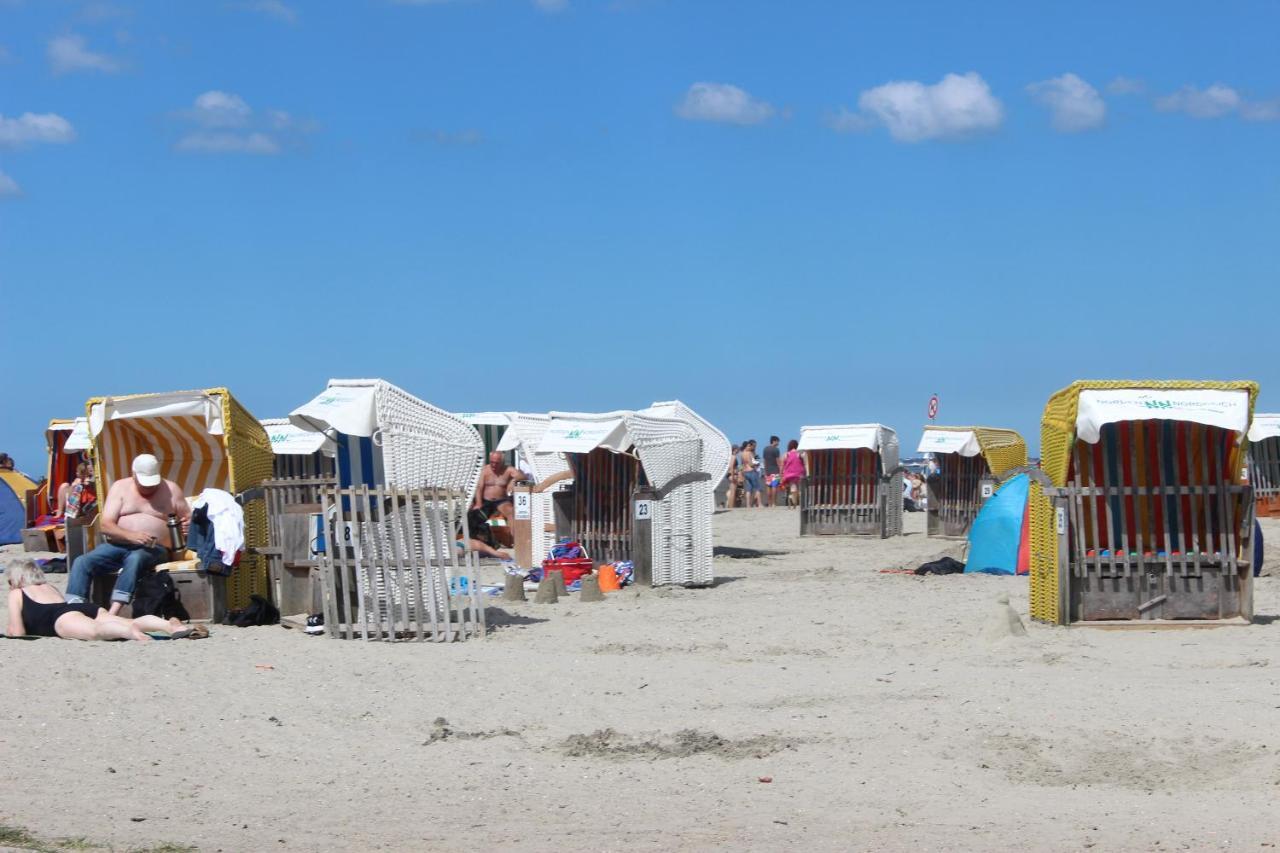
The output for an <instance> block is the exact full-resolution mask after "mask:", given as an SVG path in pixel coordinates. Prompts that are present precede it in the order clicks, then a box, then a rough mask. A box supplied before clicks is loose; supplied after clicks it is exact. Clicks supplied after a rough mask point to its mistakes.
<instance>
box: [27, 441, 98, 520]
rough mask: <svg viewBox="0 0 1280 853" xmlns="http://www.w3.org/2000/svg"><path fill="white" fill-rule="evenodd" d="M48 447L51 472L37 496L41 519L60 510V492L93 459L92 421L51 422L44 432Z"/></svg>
mask: <svg viewBox="0 0 1280 853" xmlns="http://www.w3.org/2000/svg"><path fill="white" fill-rule="evenodd" d="M44 443H45V448H46V449H47V451H48V457H49V468H48V472H47V476H46V479H45V482H44V485H42V486H41V487H40V491H39V494H38V495H37V496H36V501H37V504H36V511H37V512H38V513H39V514H40V515H52V514H53V513H55V512H56V511H57V510H58V509H59V507H58V505H57V502H58V489H59V488H60V487H61V486H62V484H63V483H70V482H71V481H72V480H73V479H75V476H76V466H77V465H79V464H80V463H81V462H84V461H87V460H88V458H89V449H90V447H91V446H92V442H91V441H90V439H89V421H88V420H87V419H85V418H75V419H57V418H56V419H54V420H51V421H49V426H48V428H47V429H46V430H45V431H44Z"/></svg>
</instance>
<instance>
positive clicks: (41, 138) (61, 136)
mask: <svg viewBox="0 0 1280 853" xmlns="http://www.w3.org/2000/svg"><path fill="white" fill-rule="evenodd" d="M75 138H76V131H75V128H73V127H72V126H71V122H69V121H67V120H66V119H65V118H63V117H62V116H60V115H57V114H55V113H39V114H37V113H23V114H22V115H20V116H18V117H17V118H5V117H4V116H3V115H0V148H21V147H23V146H26V145H35V144H37V143H47V144H50V145H61V144H64V143H67V142H70V141H71V140H73V139H75Z"/></svg>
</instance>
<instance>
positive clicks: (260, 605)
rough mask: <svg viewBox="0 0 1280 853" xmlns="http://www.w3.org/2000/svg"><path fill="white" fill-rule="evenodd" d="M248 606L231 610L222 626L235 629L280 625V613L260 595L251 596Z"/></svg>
mask: <svg viewBox="0 0 1280 853" xmlns="http://www.w3.org/2000/svg"><path fill="white" fill-rule="evenodd" d="M249 598H250V601H249V606H248V607H246V608H244V609H243V610H232V611H231V612H230V613H228V614H227V618H226V619H225V620H224V621H223V624H224V625H232V626H234V627H236V628H253V627H255V626H257V625H278V624H280V611H279V610H277V609H276V606H275V605H274V604H272V603H271V602H270V601H267V600H266V599H265V598H263V597H262V596H260V595H251V596H250V597H249Z"/></svg>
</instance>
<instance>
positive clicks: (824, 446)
mask: <svg viewBox="0 0 1280 853" xmlns="http://www.w3.org/2000/svg"><path fill="white" fill-rule="evenodd" d="M882 429H883V427H881V426H880V425H879V424H845V425H842V426H806V427H800V449H801V450H857V449H860V448H866V449H868V450H875V451H879V450H880V430H882Z"/></svg>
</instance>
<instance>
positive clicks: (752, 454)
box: [738, 438, 764, 507]
mask: <svg viewBox="0 0 1280 853" xmlns="http://www.w3.org/2000/svg"><path fill="white" fill-rule="evenodd" d="M738 468H739V469H740V470H741V471H742V486H743V489H744V490H745V492H746V494H745V495H744V497H743V506H746V507H750V506H751V503H752V500H753V498H754V501H755V505H756V506H757V507H760V506H763V504H761V503H760V501H761V494H760V493H761V492H762V491H763V490H764V483H763V482H762V478H761V477H760V463H759V462H758V461H757V460H756V440H755V439H754V438H749V439H747V441H746V443H745V444H743V445H742V452H741V453H739V454H738Z"/></svg>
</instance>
